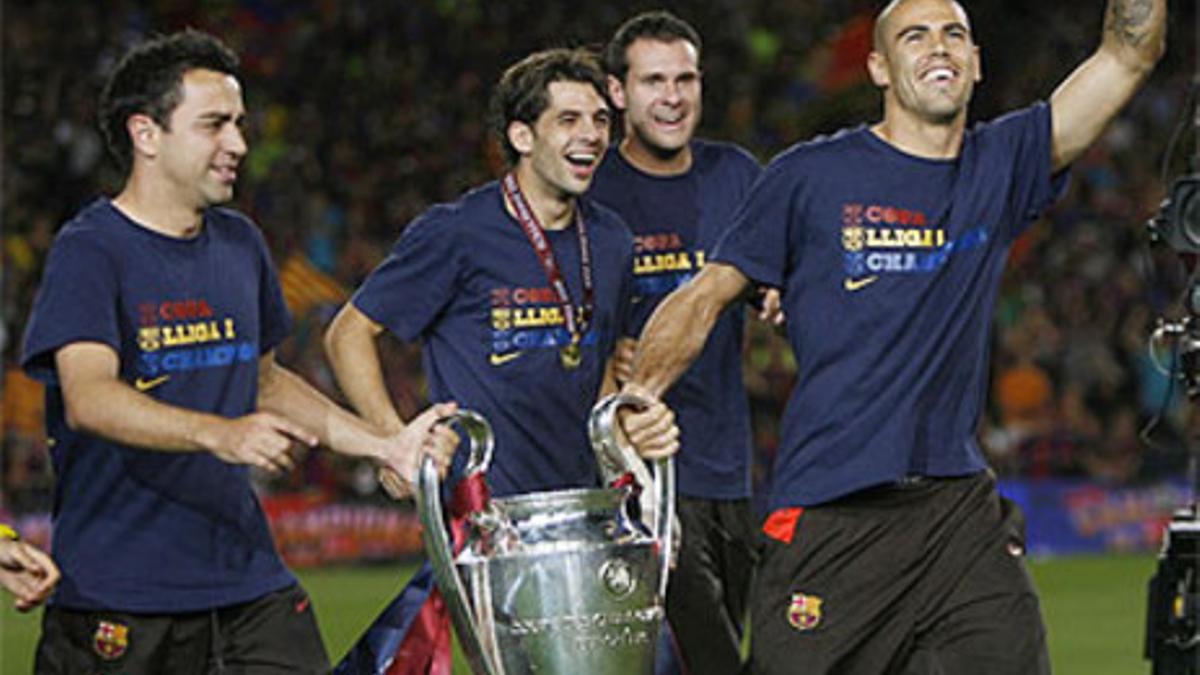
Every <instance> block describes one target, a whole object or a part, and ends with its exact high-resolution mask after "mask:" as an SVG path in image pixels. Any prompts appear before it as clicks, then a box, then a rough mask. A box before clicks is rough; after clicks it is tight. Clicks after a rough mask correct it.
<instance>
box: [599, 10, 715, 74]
mask: <svg viewBox="0 0 1200 675" xmlns="http://www.w3.org/2000/svg"><path fill="white" fill-rule="evenodd" d="M643 38H644V39H647V40H659V41H661V42H675V41H676V40H685V41H687V42H690V43H692V46H693V47H695V48H696V53H697V54H699V53H700V46H701V45H700V34H699V33H697V32H696V29H695V28H692V25H691V24H690V23H688V22H686V21H684V20H683V19H681V18H679V17H677V16H675V15H674V14H672V13H670V12H668V11H666V10H661V9H660V10H655V11H652V12H643V13H641V14H638V15H637V16H635V17H633V18H632V19H629V20H628V21H626V22H625V23H623V24H621V27H620V28H618V29H617V32H616V33H614V34H613V37H612V39H611V40H609V41H608V46H607V47H605V48H604V69H605V70H606V71H607V72H608V74H609V75H612V76H613V77H615V78H617V79H618V80H620V81H622V82H624V81H625V75H626V74H627V73H628V72H629V58H628V53H629V46H630V45H632V44H633V43H634V42H635V41H637V40H638V39H643Z"/></svg>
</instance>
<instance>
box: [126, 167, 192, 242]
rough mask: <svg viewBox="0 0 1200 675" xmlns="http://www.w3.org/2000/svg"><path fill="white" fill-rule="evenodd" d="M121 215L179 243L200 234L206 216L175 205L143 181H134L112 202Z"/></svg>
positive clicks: (174, 202)
mask: <svg viewBox="0 0 1200 675" xmlns="http://www.w3.org/2000/svg"><path fill="white" fill-rule="evenodd" d="M112 203H113V206H115V207H116V208H117V209H118V210H119V211H121V213H124V214H125V215H126V216H128V217H129V219H130V220H132V221H134V222H135V223H137V224H138V225H140V226H142V227H144V228H146V229H147V230H153V231H154V232H158V233H159V234H165V235H166V236H168V237H175V238H177V239H190V238H192V237H195V236H196V235H198V234H200V228H201V227H202V226H203V225H204V216H203V213H202V212H201V211H198V210H196V209H195V208H194V207H191V206H188V205H185V204H181V203H179V202H178V201H172V200H171V198H170V196H169V194H168V191H167V190H165V189H161V190H160V189H154V188H152V187H151V186H148V185H147V184H146V183H145V182H144V181H137V180H133V179H131V180H130V181H129V182H128V183H126V184H125V188H124V189H122V190H121V193H120V194H118V195H117V196H116V198H114V199H113V200H112Z"/></svg>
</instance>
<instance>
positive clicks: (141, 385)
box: [133, 375, 171, 391]
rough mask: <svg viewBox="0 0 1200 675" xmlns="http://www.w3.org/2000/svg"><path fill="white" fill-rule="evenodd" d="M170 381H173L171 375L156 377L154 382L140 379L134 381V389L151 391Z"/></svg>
mask: <svg viewBox="0 0 1200 675" xmlns="http://www.w3.org/2000/svg"><path fill="white" fill-rule="evenodd" d="M169 379H171V376H170V375H162V376H159V377H156V378H154V379H152V380H143V379H142V378H140V377H139V378H138V379H136V380H134V381H133V388H134V389H137V390H138V391H150V390H151V389H153V388H155V387H157V386H158V385H160V384H162V383H163V382H166V381H167V380H169Z"/></svg>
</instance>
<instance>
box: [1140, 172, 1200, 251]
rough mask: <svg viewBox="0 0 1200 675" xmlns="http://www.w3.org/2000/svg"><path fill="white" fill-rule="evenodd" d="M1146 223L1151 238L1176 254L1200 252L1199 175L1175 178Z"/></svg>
mask: <svg viewBox="0 0 1200 675" xmlns="http://www.w3.org/2000/svg"><path fill="white" fill-rule="evenodd" d="M1147 226H1148V227H1149V229H1150V240H1151V241H1154V242H1161V243H1163V244H1166V245H1167V246H1170V247H1171V248H1172V249H1173V250H1175V251H1178V252H1179V253H1200V175H1198V174H1190V175H1187V176H1182V177H1180V178H1178V179H1176V181H1175V184H1174V185H1172V186H1171V194H1170V195H1168V196H1167V198H1166V199H1164V200H1163V203H1162V206H1161V208H1160V209H1159V212H1158V215H1157V216H1155V217H1154V218H1153V219H1152V220H1151V221H1150V222H1149V223H1148V224H1147Z"/></svg>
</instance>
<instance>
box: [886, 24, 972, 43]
mask: <svg viewBox="0 0 1200 675" xmlns="http://www.w3.org/2000/svg"><path fill="white" fill-rule="evenodd" d="M941 29H942V30H960V31H962V32H964V33H966V34H967V35H970V34H971V29H970V28H967V27H966V25H965V24H963V22H961V21H950V22H948V23H944V24H942V26H941ZM930 30H931V28H930V27H929V25H927V24H923V23H922V24H913V25H911V26H905V27H904V28H902V29H900V32H898V33H896V38H895V39H896V40H897V41H899V40H903V39H904V37H905V36H906V35H909V34H910V33H928V32H930Z"/></svg>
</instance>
